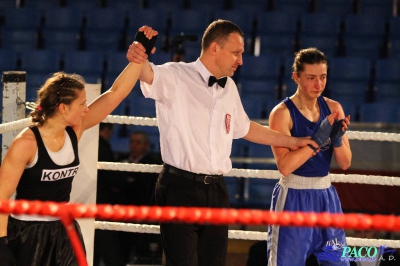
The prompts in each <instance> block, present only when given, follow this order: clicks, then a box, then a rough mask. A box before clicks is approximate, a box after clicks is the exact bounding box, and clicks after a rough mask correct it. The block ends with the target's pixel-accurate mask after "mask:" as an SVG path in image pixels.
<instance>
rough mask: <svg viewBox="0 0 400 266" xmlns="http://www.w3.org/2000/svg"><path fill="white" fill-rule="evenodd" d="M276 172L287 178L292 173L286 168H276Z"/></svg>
mask: <svg viewBox="0 0 400 266" xmlns="http://www.w3.org/2000/svg"><path fill="white" fill-rule="evenodd" d="M278 171H279V173H281V175H283V176H289V175H290V174H291V173H292V172H293V171H291V170H290V169H288V168H287V167H279V166H278Z"/></svg>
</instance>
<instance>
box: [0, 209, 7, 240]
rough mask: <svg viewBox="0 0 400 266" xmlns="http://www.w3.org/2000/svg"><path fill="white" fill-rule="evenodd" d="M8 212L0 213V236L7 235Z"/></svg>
mask: <svg viewBox="0 0 400 266" xmlns="http://www.w3.org/2000/svg"><path fill="white" fill-rule="evenodd" d="M7 224H8V214H0V237H3V236H6V235H7Z"/></svg>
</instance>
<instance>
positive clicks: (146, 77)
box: [139, 60, 154, 84]
mask: <svg viewBox="0 0 400 266" xmlns="http://www.w3.org/2000/svg"><path fill="white" fill-rule="evenodd" d="M139 79H140V81H143V82H146V83H147V84H152V83H153V79H154V72H153V68H152V67H151V65H150V63H149V61H148V60H146V62H145V63H143V68H142V71H141V72H140V75H139Z"/></svg>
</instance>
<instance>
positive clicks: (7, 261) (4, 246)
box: [0, 236, 17, 266]
mask: <svg viewBox="0 0 400 266" xmlns="http://www.w3.org/2000/svg"><path fill="white" fill-rule="evenodd" d="M15 265H17V260H16V259H15V256H14V254H13V253H12V251H11V249H10V247H9V246H8V238H7V237H6V236H3V237H0V266H15Z"/></svg>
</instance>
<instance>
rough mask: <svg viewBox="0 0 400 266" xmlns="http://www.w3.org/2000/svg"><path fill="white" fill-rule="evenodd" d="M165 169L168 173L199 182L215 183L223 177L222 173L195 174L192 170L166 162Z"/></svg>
mask: <svg viewBox="0 0 400 266" xmlns="http://www.w3.org/2000/svg"><path fill="white" fill-rule="evenodd" d="M164 170H165V172H167V173H170V174H173V175H176V176H180V177H183V178H187V179H190V180H194V181H197V182H203V183H204V184H213V183H219V181H220V180H221V178H222V175H206V174H195V173H192V172H188V171H185V170H181V169H178V168H176V167H173V166H171V165H169V164H164Z"/></svg>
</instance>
